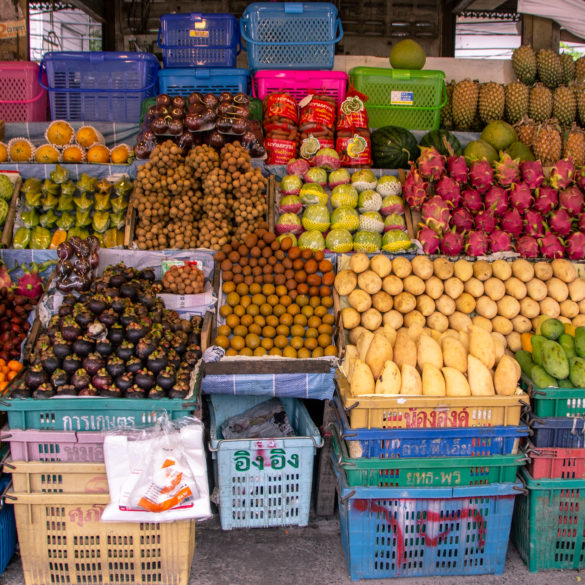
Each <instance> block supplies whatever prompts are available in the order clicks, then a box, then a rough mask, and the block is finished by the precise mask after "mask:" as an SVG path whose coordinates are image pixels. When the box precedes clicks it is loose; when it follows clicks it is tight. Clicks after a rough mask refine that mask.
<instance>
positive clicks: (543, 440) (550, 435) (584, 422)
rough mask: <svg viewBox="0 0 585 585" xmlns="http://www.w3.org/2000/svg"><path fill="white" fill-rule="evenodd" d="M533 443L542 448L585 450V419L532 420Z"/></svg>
mask: <svg viewBox="0 0 585 585" xmlns="http://www.w3.org/2000/svg"><path fill="white" fill-rule="evenodd" d="M530 427H531V428H532V433H533V434H532V438H531V440H532V443H533V444H534V445H535V446H536V447H538V448H539V449H540V448H542V447H559V448H563V449H583V448H585V419H583V418H542V419H537V418H531V419H530Z"/></svg>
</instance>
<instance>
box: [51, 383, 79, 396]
mask: <svg viewBox="0 0 585 585" xmlns="http://www.w3.org/2000/svg"><path fill="white" fill-rule="evenodd" d="M55 392H56V394H57V396H77V390H76V389H75V386H73V385H72V384H64V385H63V386H59V387H58V388H55Z"/></svg>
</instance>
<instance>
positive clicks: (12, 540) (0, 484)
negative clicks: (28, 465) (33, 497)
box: [0, 475, 16, 575]
mask: <svg viewBox="0 0 585 585" xmlns="http://www.w3.org/2000/svg"><path fill="white" fill-rule="evenodd" d="M9 484H10V475H2V477H1V478H0V493H2V494H4V492H5V491H6V489H7V488H8V486H9ZM0 505H1V508H0V575H1V574H2V573H4V571H5V569H6V567H7V566H8V563H9V562H10V559H11V558H12V557H13V556H14V551H15V549H16V523H15V520H14V506H12V505H10V504H7V503H6V502H5V501H4V500H2V502H1V504H0Z"/></svg>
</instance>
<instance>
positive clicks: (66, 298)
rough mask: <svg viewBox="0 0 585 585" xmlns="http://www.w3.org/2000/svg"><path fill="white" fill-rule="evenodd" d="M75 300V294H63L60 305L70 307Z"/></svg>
mask: <svg viewBox="0 0 585 585" xmlns="http://www.w3.org/2000/svg"><path fill="white" fill-rule="evenodd" d="M76 302H77V297H76V296H75V295H65V296H64V297H63V300H62V301H61V306H63V305H68V306H70V307H72V306H73V305H74V304H75V303H76Z"/></svg>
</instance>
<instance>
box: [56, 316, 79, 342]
mask: <svg viewBox="0 0 585 585" xmlns="http://www.w3.org/2000/svg"><path fill="white" fill-rule="evenodd" d="M59 328H60V331H61V335H62V336H63V339H65V340H66V341H75V340H76V339H77V338H78V337H79V336H80V335H81V327H80V326H79V325H78V324H77V322H76V320H75V319H74V318H73V317H72V316H71V315H67V316H66V317H64V318H63V319H62V320H61V323H60V325H59Z"/></svg>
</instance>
